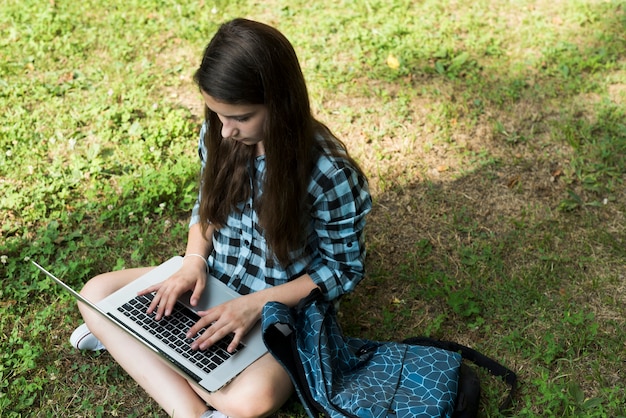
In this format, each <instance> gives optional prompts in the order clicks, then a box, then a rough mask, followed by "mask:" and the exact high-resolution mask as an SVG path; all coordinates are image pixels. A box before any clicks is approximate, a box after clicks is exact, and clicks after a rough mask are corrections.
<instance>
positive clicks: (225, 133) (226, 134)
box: [222, 119, 239, 138]
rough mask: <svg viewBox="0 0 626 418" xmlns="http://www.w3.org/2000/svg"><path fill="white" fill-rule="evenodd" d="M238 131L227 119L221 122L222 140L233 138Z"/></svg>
mask: <svg viewBox="0 0 626 418" xmlns="http://www.w3.org/2000/svg"><path fill="white" fill-rule="evenodd" d="M238 133H239V131H238V130H237V127H236V126H235V124H234V123H233V122H232V121H229V120H228V119H226V120H223V121H222V137H223V138H235V137H236V136H237V134H238Z"/></svg>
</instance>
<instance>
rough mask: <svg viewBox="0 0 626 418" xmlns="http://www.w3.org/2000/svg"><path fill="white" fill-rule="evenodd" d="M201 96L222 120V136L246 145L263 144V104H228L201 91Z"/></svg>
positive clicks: (265, 113)
mask: <svg viewBox="0 0 626 418" xmlns="http://www.w3.org/2000/svg"><path fill="white" fill-rule="evenodd" d="M202 97H203V98H204V102H205V103H206V105H207V107H208V108H209V109H210V110H211V111H212V112H214V113H215V114H217V117H218V118H219V119H220V121H221V122H222V136H223V137H224V138H227V139H232V140H233V141H239V142H241V143H243V144H246V145H259V146H262V145H263V144H262V142H263V139H264V138H263V126H264V125H265V119H266V118H267V108H266V107H265V106H264V105H254V104H253V105H248V104H236V105H235V104H228V103H224V102H220V101H218V100H216V99H214V98H213V97H211V96H209V95H208V94H206V93H205V92H202Z"/></svg>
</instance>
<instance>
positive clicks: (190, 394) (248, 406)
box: [79, 268, 293, 418]
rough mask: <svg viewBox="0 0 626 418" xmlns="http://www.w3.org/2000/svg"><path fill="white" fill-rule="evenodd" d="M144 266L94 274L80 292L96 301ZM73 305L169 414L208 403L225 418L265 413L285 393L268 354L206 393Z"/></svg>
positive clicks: (194, 414) (198, 411) (286, 383)
mask: <svg viewBox="0 0 626 418" xmlns="http://www.w3.org/2000/svg"><path fill="white" fill-rule="evenodd" d="M148 270H149V268H143V269H129V270H121V271H115V272H111V273H105V274H102V275H99V276H96V277H94V278H93V279H91V280H90V281H89V282H87V284H86V285H85V287H84V288H83V290H82V291H81V293H82V294H83V295H84V296H85V297H87V298H88V299H90V300H92V301H94V302H98V301H100V300H102V299H104V298H105V297H106V296H108V295H110V294H111V293H113V292H114V291H116V290H117V289H119V288H121V287H123V286H124V285H126V284H127V283H130V282H131V281H133V280H135V279H136V278H138V277H139V276H141V275H142V274H144V273H146V272H147V271H148ZM79 309H80V311H81V314H82V316H83V318H84V320H85V322H86V323H87V326H88V327H89V330H90V331H91V332H92V333H93V334H94V335H95V336H96V337H98V339H99V340H100V341H101V342H102V343H103V344H104V345H105V347H106V348H107V350H108V351H109V353H110V354H111V356H113V358H114V359H115V360H116V361H117V362H118V363H119V364H120V366H122V368H124V370H126V372H127V373H128V374H129V375H130V376H131V377H132V378H133V379H134V380H135V381H136V382H137V383H138V384H139V385H140V386H141V387H142V388H143V389H144V390H145V391H146V392H147V393H148V395H150V396H151V397H152V398H153V399H154V400H155V401H156V402H157V403H158V404H159V405H160V406H161V407H162V408H163V410H165V411H166V412H167V413H168V414H169V415H170V416H176V418H181V417H183V418H186V417H189V418H198V417H200V415H202V413H204V412H205V411H206V410H207V404H209V405H211V406H212V407H213V408H215V409H217V410H219V411H220V412H222V413H224V414H226V415H228V416H230V417H241V418H246V417H265V416H268V415H269V414H271V413H272V412H274V411H276V410H277V409H278V408H280V406H281V405H282V404H283V403H284V402H285V401H286V400H287V399H288V398H289V396H290V395H291V392H292V389H293V388H292V385H291V381H290V380H289V376H288V375H287V373H286V372H285V371H284V370H283V368H282V366H280V364H278V362H276V361H275V360H274V358H273V357H272V356H271V355H270V354H266V355H264V356H263V357H261V358H260V359H259V360H257V361H256V362H255V363H253V364H252V365H250V366H249V367H248V368H247V369H246V370H244V371H243V372H242V373H241V374H240V375H239V376H237V377H236V378H235V379H234V380H233V381H232V382H230V383H229V384H228V385H227V386H225V387H224V388H222V389H220V390H219V391H217V392H213V393H209V392H206V391H204V390H202V389H201V388H199V387H197V386H195V385H192V384H191V383H189V382H188V381H187V380H185V379H184V378H183V377H181V376H180V375H179V374H178V373H176V372H174V371H173V370H172V369H170V368H169V367H168V366H166V365H165V364H164V363H163V362H162V360H161V359H160V358H159V357H158V356H157V355H155V354H154V353H153V352H152V351H151V350H149V349H148V348H146V347H144V346H143V345H141V344H140V343H138V342H137V341H136V340H135V339H134V338H133V337H131V336H129V335H128V334H126V333H125V332H123V331H122V330H120V329H119V328H117V327H115V326H114V325H112V324H111V323H109V322H108V321H107V320H105V319H103V318H101V317H100V315H98V314H96V313H95V312H93V311H92V310H91V309H89V308H88V307H86V306H84V305H82V304H79Z"/></svg>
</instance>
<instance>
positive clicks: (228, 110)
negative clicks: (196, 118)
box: [202, 92, 263, 116]
mask: <svg viewBox="0 0 626 418" xmlns="http://www.w3.org/2000/svg"><path fill="white" fill-rule="evenodd" d="M202 98H203V99H204V102H205V103H206V105H207V107H208V108H209V109H210V110H211V111H213V112H215V113H217V114H219V115H222V116H240V115H244V114H249V113H254V112H256V111H258V110H259V109H261V108H262V107H263V105H260V104H241V103H239V104H233V103H226V102H223V101H221V100H218V99H216V98H214V97H212V96H210V95H208V94H206V93H204V92H202Z"/></svg>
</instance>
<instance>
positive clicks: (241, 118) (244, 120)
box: [235, 116, 250, 122]
mask: <svg viewBox="0 0 626 418" xmlns="http://www.w3.org/2000/svg"><path fill="white" fill-rule="evenodd" d="M235 120H236V121H237V122H247V121H249V120H250V116H242V117H237V118H235Z"/></svg>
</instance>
